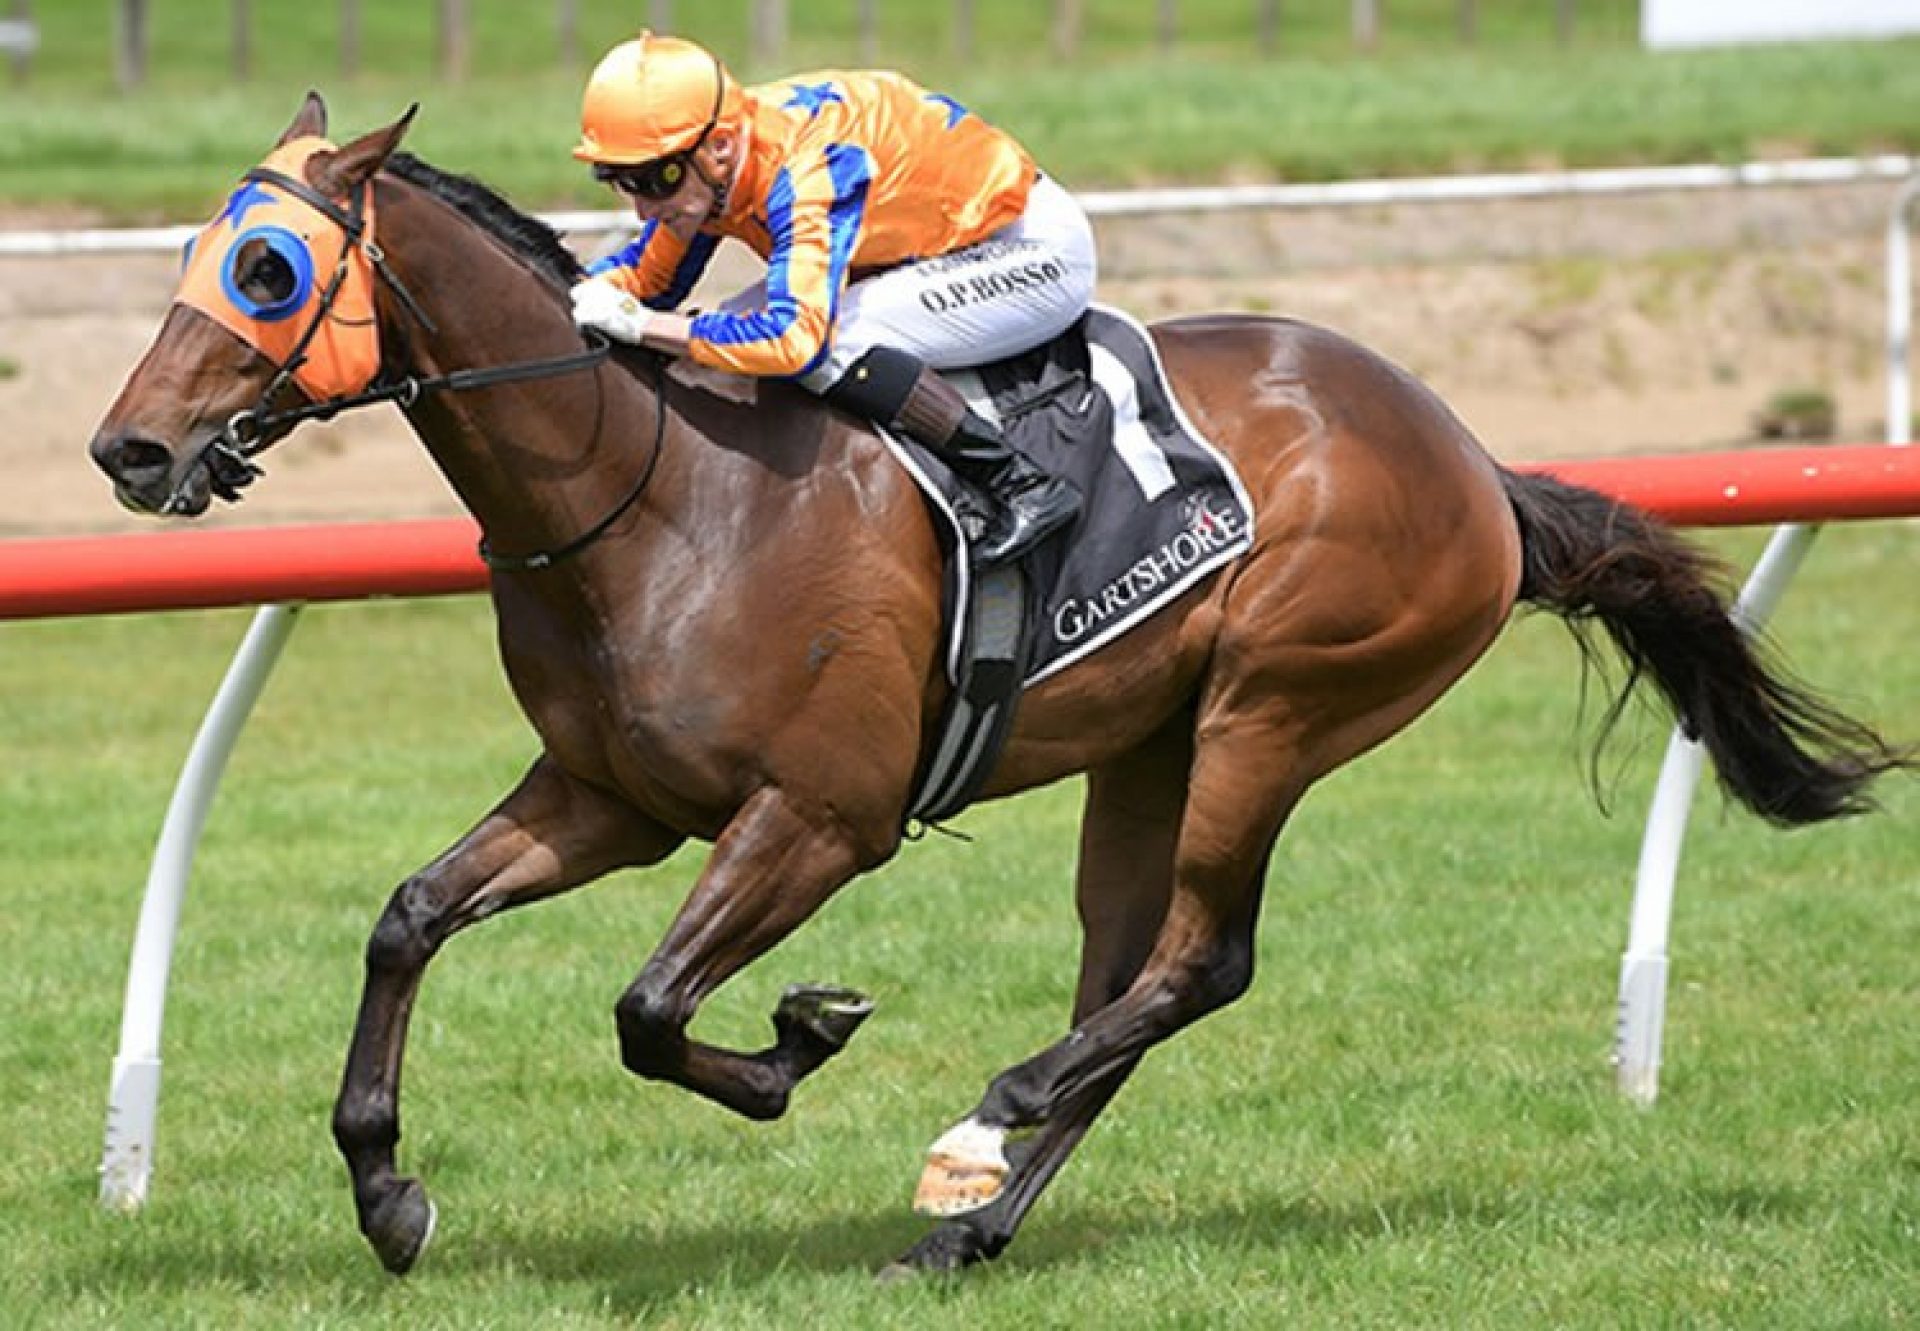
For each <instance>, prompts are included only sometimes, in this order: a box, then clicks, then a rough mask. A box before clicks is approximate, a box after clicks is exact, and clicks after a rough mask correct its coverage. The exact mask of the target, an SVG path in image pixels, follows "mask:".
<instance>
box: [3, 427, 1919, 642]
mask: <svg viewBox="0 0 1920 1331" xmlns="http://www.w3.org/2000/svg"><path fill="white" fill-rule="evenodd" d="M1515 469H1516V470H1519V471H1529V472H1542V473H1546V474H1549V475H1553V476H1557V477H1559V478H1560V479H1561V480H1565V481H1570V482H1573V483H1575V484H1578V485H1586V486H1591V487H1592V488H1594V489H1596V490H1600V491H1603V492H1605V493H1607V494H1610V495H1614V496H1615V497H1617V498H1620V499H1624V500H1626V501H1627V502H1628V503H1632V504H1635V505H1638V506H1639V507H1641V508H1645V509H1649V510H1651V511H1652V512H1655V513H1658V514H1659V515H1660V516H1662V517H1664V518H1666V519H1667V520H1668V521H1669V522H1673V523H1676V524H1678V525H1681V526H1700V527H1715V526H1718V527H1734V526H1751V525H1755V524H1761V523H1772V522H1825V521H1830V520H1834V519H1844V518H1891V517H1909V516H1912V515H1915V514H1920V447H1916V448H1901V447H1895V446H1892V445H1887V444H1860V445H1851V446H1845V447H1833V448H1782V449H1765V450H1755V451H1748V452H1727V453H1692V454H1679V455H1666V456H1660V457H1633V458H1604V459H1589V460H1583V461H1578V462H1553V463H1524V464H1520V465H1519V466H1517V467H1516V468H1515ZM478 538H479V531H478V530H477V528H476V527H475V526H474V524H473V523H472V522H471V521H469V520H467V519H465V518H448V519H440V520H435V521H426V522H378V523H349V524H342V525H328V526H305V527H259V528H245V529H216V530H210V531H187V530H173V531H165V532H158V533H154V534H152V535H137V536H86V537H62V538H56V539H49V540H38V539H36V540H17V541H0V619H34V618H43V617H49V616H55V615H100V614H111V613H115V612H121V611H132V610H189V609H201V608H206V607H211V606H236V605H265V604H270V603H273V602H287V601H346V600H359V599H361V598H364V597H370V596H441V595H446V594H448V593H452V592H473V591H480V590H482V589H484V588H485V587H486V585H487V571H486V568H485V566H484V565H482V564H481V562H480V558H479V555H478V554H477V552H476V549H475V543H476V542H477V540H478Z"/></svg>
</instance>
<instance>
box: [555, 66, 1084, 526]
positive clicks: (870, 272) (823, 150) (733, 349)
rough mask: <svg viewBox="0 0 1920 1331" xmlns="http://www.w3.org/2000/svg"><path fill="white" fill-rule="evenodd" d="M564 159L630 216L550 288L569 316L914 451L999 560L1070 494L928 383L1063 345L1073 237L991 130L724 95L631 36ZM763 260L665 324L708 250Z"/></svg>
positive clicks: (835, 98) (822, 98) (863, 103)
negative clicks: (761, 268) (730, 244)
mask: <svg viewBox="0 0 1920 1331" xmlns="http://www.w3.org/2000/svg"><path fill="white" fill-rule="evenodd" d="M580 119H581V137H580V143H579V146H577V147H576V148H575V149H574V150H573V153H574V156H575V157H577V158H580V159H581V160H582V161H586V162H590V163H592V164H593V173H594V177H595V178H596V179H598V180H601V181H603V182H605V183H606V184H608V185H611V186H612V187H613V188H614V189H615V190H617V191H618V192H619V193H620V194H621V195H623V196H624V197H626V198H627V199H628V200H629V201H630V202H631V204H632V206H633V210H634V212H635V214H636V215H637V216H638V217H639V218H640V219H641V221H643V222H644V223H645V227H644V229H643V230H642V231H641V233H640V235H639V237H638V238H637V239H636V240H635V241H634V242H633V243H632V244H630V245H628V246H627V247H626V248H624V249H622V250H621V251H619V252H618V253H616V254H613V255H611V256H609V257H607V258H605V259H602V260H601V261H599V262H598V263H596V264H594V265H593V266H592V267H591V268H589V269H588V277H587V280H585V281H583V282H580V283H579V284H578V285H576V286H575V287H574V289H573V317H574V322H575V323H577V324H579V325H580V326H581V327H582V328H596V329H599V330H600V331H602V332H604V333H606V334H608V335H609V336H611V337H614V338H618V339H620V340H622V341H625V342H634V343H640V344H642V345H645V346H648V347H652V348H654V349H656V350H659V351H664V352H667V353H669V354H672V355H676V356H690V357H691V358H692V359H693V360H695V361H696V362H698V363H700V364H702V365H707V366H712V367H714V368H716V369H721V370H730V371H734V372H736V373H740V374H748V375H767V376H776V377H782V378H790V379H794V380H797V381H798V382H799V383H800V384H802V385H803V386H805V387H807V388H809V389H812V390H813V391H814V392H816V393H820V394H822V395H823V396H825V397H826V398H827V400H828V401H830V402H833V403H834V404H835V405H837V406H840V407H842V408H844V409H847V410H850V411H853V412H856V413H858V414H860V415H862V416H864V417H866V418H868V419H871V420H874V421H877V422H879V423H880V424H881V425H884V426H886V427H888V428H891V429H897V430H900V431H902V432H904V433H905V434H908V435H910V436H911V437H913V438H914V439H916V440H918V441H919V442H921V443H922V444H925V445H926V446H927V447H928V448H929V449H931V450H932V451H933V452H934V453H936V454H938V455H939V456H940V457H941V458H942V459H943V460H945V461H946V462H947V463H948V464H949V465H950V466H952V468H953V469H954V471H955V472H956V473H957V474H958V475H959V476H960V477H961V478H962V479H963V480H965V481H966V482H968V483H969V484H970V485H971V486H973V487H974V488H975V489H976V490H978V491H981V492H982V493H983V494H984V495H985V497H986V498H987V500H988V502H989V507H990V510H991V511H990V514H989V516H988V520H987V525H986V529H985V531H984V532H982V533H981V534H980V536H979V538H978V541H977V544H976V546H975V558H976V559H977V560H978V561H979V562H981V563H983V564H994V563H1001V562H1004V561H1006V560H1009V559H1012V558H1015V557H1016V556H1018V555H1020V554H1023V553H1025V552H1026V551H1027V550H1029V549H1031V548H1032V547H1033V546H1034V545H1035V544H1036V543H1037V542H1039V541H1040V540H1042V539H1044V538H1045V537H1047V536H1048V535H1050V534H1052V533H1053V532H1055V531H1057V530H1058V529H1060V528H1061V527H1064V526H1066V525H1067V524H1068V523H1070V522H1071V521H1073V519H1074V518H1075V516H1077V514H1078V513H1079V510H1080V498H1079V495H1078V494H1077V492H1076V491H1075V490H1074V488H1073V487H1072V486H1071V485H1069V484H1068V483H1066V482H1065V481H1063V480H1059V479H1057V478H1055V477H1052V476H1049V475H1047V474H1046V473H1044V472H1042V471H1041V470H1039V469H1038V468H1037V467H1035V466H1034V464H1033V463H1032V462H1031V461H1029V460H1028V459H1027V458H1026V457H1024V456H1023V455H1021V454H1020V453H1018V452H1016V451H1014V450H1013V449H1012V448H1011V447H1009V446H1008V444H1007V442H1006V440H1005V439H1004V437H1003V436H1002V435H1001V433H1000V430H999V428H998V427H997V426H996V425H994V424H992V423H990V422H989V421H987V420H985V419H983V418H981V417H980V416H979V415H977V414H976V413H975V412H973V411H972V410H971V409H970V408H969V407H968V405H967V402H966V399H965V398H963V397H962V396H961V395H960V394H959V393H958V392H957V391H956V390H955V389H954V388H953V387H952V386H951V385H949V384H948V383H947V382H946V381H945V380H944V379H942V378H940V377H939V376H938V375H937V374H935V373H934V372H933V371H935V370H940V369H956V368H961V367H965V366H971V365H980V364H984V363H986V362H989V361H993V360H997V359H1000V358H1001V357H1005V356H1011V355H1015V354H1017V353H1019V352H1022V351H1026V350H1028V349H1030V348H1032V347H1036V346H1039V345H1040V344H1042V343H1044V342H1046V341H1047V340H1049V339H1051V338H1052V337H1054V336H1056V335H1057V334H1059V333H1061V332H1063V331H1064V330H1065V329H1067V328H1068V327H1069V326H1071V325H1072V323H1073V322H1074V321H1075V320H1076V319H1078V318H1079V317H1080V316H1081V314H1082V313H1084V312H1085V310H1086V308H1087V304H1088V302H1089V301H1090V300H1091V299H1092V295H1093V283H1094V268H1095V264H1094V251H1093V233H1092V228H1091V227H1090V225H1089V224H1088V222H1087V218H1086V214H1085V213H1084V212H1083V211H1082V210H1081V208H1080V206H1079V205H1078V204H1077V203H1076V202H1075V201H1074V199H1073V197H1072V195H1070V194H1068V193H1067V191H1066V190H1065V189H1063V188H1061V187H1060V186H1059V185H1058V184H1056V183H1055V182H1053V181H1052V180H1049V179H1048V178H1047V177H1045V176H1044V175H1042V174H1041V173H1040V172H1039V170H1038V169H1037V168H1036V167H1035V166H1034V163H1033V159H1032V158H1031V157H1029V156H1028V155H1027V153H1026V152H1025V150H1024V149H1022V148H1021V147H1020V145H1019V144H1017V143H1015V142H1014V141H1013V140H1012V139H1011V138H1009V137H1008V136H1007V135H1006V134H1004V133H1002V132H1000V131H999V130H997V129H994V128H993V127H992V126H990V125H988V124H987V123H986V122H985V121H983V120H981V119H980V118H979V117H978V116H976V115H972V114H970V113H969V112H968V111H967V110H966V108H965V107H963V106H961V105H960V104H959V103H957V102H955V101H953V100H952V99H951V98H949V97H944V96H941V95H939V94H937V93H930V92H927V91H926V90H925V89H922V88H920V87H917V86H916V85H915V84H913V83H911V82H910V81H908V80H907V79H905V78H903V77H901V76H900V75H898V74H893V73H882V72H860V73H855V72H841V71H823V72H820V73H814V74H807V75H804V76H801V77H797V78H794V79H790V80H786V81H783V82H778V83H768V84H762V85H760V86H757V87H751V88H747V87H742V86H741V85H740V84H738V83H737V82H735V81H734V79H733V77H732V76H731V75H730V74H729V73H728V72H727V69H726V67H725V66H724V65H723V64H721V62H720V60H719V59H718V58H717V57H715V56H714V55H712V54H710V53H709V52H707V51H706V50H704V49H703V48H701V47H699V46H696V45H695V44H694V43H692V42H688V41H682V40H680V39H678V38H673V37H658V36H655V35H653V34H652V33H650V32H642V33H641V34H640V36H638V37H636V38H634V39H633V40H631V41H628V42H623V43H621V44H620V45H619V46H616V47H614V49H613V50H612V51H611V52H609V53H608V55H607V56H606V58H605V59H604V60H602V61H601V62H600V64H599V66H598V67H597V68H595V70H594V71H593V75H592V77H591V79H590V80H589V81H588V84H587V90H586V96H585V98H584V99H583V104H582V107H581V116H580ZM725 236H731V237H733V238H735V239H737V240H740V241H743V242H745V243H746V244H747V245H748V246H749V247H751V248H752V249H753V250H754V251H755V252H756V253H757V254H759V255H760V257H761V258H763V259H765V260H766V262H767V271H766V276H765V278H764V279H763V280H762V281H761V282H759V283H758V284H756V285H755V286H753V287H752V288H749V289H748V290H747V291H744V292H742V293H740V294H739V295H737V296H735V297H733V298H732V299H731V300H728V301H727V302H725V303H724V304H723V305H722V307H721V308H720V309H719V310H717V311H714V312H710V313H704V314H699V315H697V316H695V317H692V318H688V317H685V316H682V315H679V314H674V313H672V312H671V311H673V310H674V309H675V308H676V307H677V306H678V305H679V304H680V302H681V301H683V300H685V299H686V297H687V294H688V293H689V292H690V291H691V290H692V289H693V287H694V284H695V283H696V282H697V281H698V280H699V279H700V276H701V274H702V272H703V271H704V270H705V269H706V266H707V262H708V260H709V259H711V258H712V256H713V252H714V249H715V247H716V246H717V245H718V244H719V242H720V240H721V238H722V237H725Z"/></svg>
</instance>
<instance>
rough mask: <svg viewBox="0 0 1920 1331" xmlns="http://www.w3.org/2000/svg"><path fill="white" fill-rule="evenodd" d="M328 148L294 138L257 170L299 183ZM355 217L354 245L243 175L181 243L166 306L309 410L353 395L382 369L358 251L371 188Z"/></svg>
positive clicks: (315, 212) (368, 277) (366, 230)
mask: <svg viewBox="0 0 1920 1331" xmlns="http://www.w3.org/2000/svg"><path fill="white" fill-rule="evenodd" d="M333 147H334V145H333V144H331V143H329V142H327V140H325V139H322V138H315V137H307V138H298V139H294V140H292V141H290V142H288V143H285V144H282V145H281V146H280V147H279V148H276V149H275V150H274V151H273V152H272V153H271V154H270V155H269V156H268V157H267V159H266V160H265V161H264V162H262V163H261V164H260V165H261V168H263V169H264V170H266V171H271V172H277V173H279V174H281V175H284V176H287V177H290V178H291V179H293V180H297V181H301V182H304V181H305V180H306V164H307V161H308V159H309V158H311V157H312V156H313V155H314V154H315V153H316V152H322V151H332V150H333ZM347 211H352V209H351V208H349V209H347ZM359 217H360V222H361V227H362V230H361V232H360V237H359V243H356V242H355V239H354V237H352V236H350V235H349V234H348V233H347V229H346V228H345V227H343V226H342V225H341V224H340V223H339V222H338V221H336V220H335V219H333V218H331V217H328V216H327V215H326V214H325V213H323V212H322V211H321V210H320V209H318V208H316V207H314V206H313V204H311V203H308V202H306V201H305V200H303V199H300V198H299V197H297V196H296V195H294V194H293V193H291V192H289V191H288V190H286V189H284V188H282V187H281V186H279V185H277V184H275V183H274V182H273V181H272V180H270V179H261V178H259V177H258V176H256V175H253V174H249V176H248V177H247V178H246V179H245V180H243V181H242V182H241V184H240V187H239V188H238V189H236V190H235V191H234V192H233V193H232V195H230V196H229V197H228V199H227V203H226V206H225V207H224V208H222V209H221V210H220V213H219V215H218V216H216V217H215V218H214V219H213V220H212V221H211V222H209V223H207V225H206V226H205V227H204V228H202V229H201V231H200V234H199V235H197V236H195V237H194V238H193V239H192V240H191V241H189V242H188V243H187V252H186V261H185V268H184V271H183V272H182V274H181V277H180V286H179V288H178V290H176V291H175V293H174V301H175V303H176V304H180V305H186V306H188V307H190V308H192V309H195V310H198V311H200V312H201V313H202V314H204V315H206V316H207V317H208V318H210V319H212V320H213V321H214V322H215V323H217V324H219V325H220V326H221V327H223V328H225V329H226V330H227V331H228V332H230V333H232V334H233V335H234V336H235V337H237V338H239V339H240V340H241V341H242V342H244V343H246V344H247V345H248V346H250V347H252V348H253V349H254V350H255V351H257V352H259V353H260V354H261V355H262V356H264V357H266V359H268V360H269V361H271V362H272V363H273V364H274V365H275V366H276V367H278V368H279V369H281V370H283V371H285V372H287V373H288V374H290V375H291V376H292V378H293V380H294V382H295V383H297V384H298V385H299V386H300V388H301V390H302V391H303V392H305V393H306V395H307V396H308V397H309V398H311V399H313V400H314V401H315V402H325V401H327V400H328V399H331V398H337V397H348V396H351V395H353V394H355V393H358V392H360V391H361V390H363V389H364V388H366V387H367V385H368V384H370V383H372V382H373V378H374V376H375V375H376V374H377V373H378V372H379V369H380V327H379V324H378V322H377V321H376V319H375V316H374V306H373V287H374V281H373V263H372V261H371V259H370V258H369V257H368V253H367V249H366V246H368V245H370V244H372V242H373V234H374V231H373V222H374V218H373V191H372V189H370V188H369V189H366V190H365V191H364V193H363V195H362V199H361V211H360V213H359ZM329 292H331V297H330V298H329ZM309 333H311V336H309ZM303 342H304V344H305V345H304V347H303V346H302V343H303ZM290 361H291V362H293V363H291V364H290V363H289V362H290Z"/></svg>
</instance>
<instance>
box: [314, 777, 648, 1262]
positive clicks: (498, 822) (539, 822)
mask: <svg viewBox="0 0 1920 1331" xmlns="http://www.w3.org/2000/svg"><path fill="white" fill-rule="evenodd" d="M680 840H681V838H680V836H679V835H678V834H677V833H674V832H671V831H669V830H668V829H666V828H665V827H662V826H660V825H659V824H657V823H654V822H653V821H652V820H650V819H648V818H646V817H645V816H644V815H642V814H639V813H637V812H636V811H634V810H633V809H631V808H630V807H628V806H627V805H625V804H621V803H619V802H618V801H615V800H613V799H611V798H609V797H608V796H606V795H604V794H601V793H600V792H599V791H597V790H594V789H593V788H591V787H588V786H585V785H582V784H580V783H579V782H577V781H575V780H574V779H573V778H571V777H569V776H567V775H566V774H565V773H564V772H562V771H561V770H560V769H559V768H558V767H556V766H554V765H553V764H552V763H551V762H549V761H548V760H546V759H542V760H541V761H540V762H538V763H536V764H535V765H534V767H533V769H532V770H531V771H529V772H528V773H527V775H526V777H525V778H523V779H522V781H521V783H520V785H519V786H518V787H517V788H515V790H514V791H513V793H512V794H510V795H508V796H507V798H506V799H505V800H503V801H502V802H501V804H500V806H499V807H498V808H496V809H495V810H494V811H493V812H492V813H491V814H489V815H488V816H487V817H486V819H485V820H483V821H482V822H481V823H480V824H479V825H478V826H477V827H475V828H474V829H473V830H472V831H471V832H469V833H467V835H466V836H465V837H463V838H461V839H460V841H459V842H457V843H456V844H455V845H454V846H453V847H452V848H451V849H449V850H448V851H447V852H446V853H445V854H443V855H442V856H441V857H440V858H439V859H437V860H435V861H434V862H433V863H432V864H430V865H428V866H427V867H426V868H424V869H422V870H420V872H418V873H416V874H414V875H413V876H412V877H411V878H409V879H407V881H406V882H404V883H402V884H401V885H400V887H399V888H398V889H397V890H396V891H395V892H394V894H393V896H392V898H391V899H390V900H389V901H388V902H387V907H386V910H385V911H384V912H383V913H382V914H381V916H380V921H379V923H378V924H377V925H376V926H375V927H374V930H373V936H372V937H371V938H370V939H369V940H368V943H367V959H366V967H367V972H366V985H365V988H364V990H363V991H362V994H361V999H360V1012H359V1016H358V1017H357V1018H356V1020H355V1022H354V1029H353V1043H352V1045H351V1046H350V1048H349V1049H348V1051H347V1066H346V1072H345V1074H344V1076H343V1077H342V1079H341V1083H340V1096H339V1099H338V1100H337V1101H336V1102H335V1104H334V1111H333V1136H334V1141H335V1142H336V1143H337V1144H338V1145H339V1148H340V1152H341V1154H342V1155H343V1156H345V1157H346V1162H347V1169H348V1171H349V1172H350V1173H351V1174H352V1176H353V1199H354V1206H355V1209H356V1210H357V1211H358V1212H359V1217H360V1230H361V1232H362V1233H363V1234H365V1235H366V1236H367V1239H368V1241H369V1242H370V1243H372V1244H373V1248H374V1251H375V1252H376V1253H378V1254H379V1256H380V1261H381V1263H382V1264H383V1265H385V1266H386V1268H387V1269H388V1270H389V1271H392V1272H394V1273H396V1274H399V1273H403V1272H405V1271H406V1270H407V1269H408V1268H409V1267H411V1266H412V1265H413V1263H414V1262H415V1260H416V1259H418V1257H419V1255H420V1253H421V1251H422V1249H424V1248H425V1247H426V1244H427V1241H428V1239H429V1238H431V1237H432V1232H433V1220H434V1210H433V1205H432V1203H431V1202H429V1201H428V1200H427V1194H426V1190H425V1189H424V1188H423V1187H422V1186H421V1185H420V1183H419V1181H418V1180H416V1179H411V1178H406V1177H403V1176H401V1175H400V1174H399V1173H398V1172H397V1171H396V1169H395V1161H394V1147H395V1146H396V1144H397V1143H398V1142H399V1140H400V1111H399V1099H400V1067H401V1061H402V1055H403V1053H404V1050H405V1047H406V1038H407V1022H408V1018H409V1016H410V1015H411V1013H412V1011H413V1002H414V996H415V995H416V994H417V993H418V992H419V987H420V978H421V975H422V974H423V973H424V971H425V970H426V966H427V963H428V962H429V961H430V960H431V959H432V957H433V955H434V953H435V952H436V951H438V950H439V948H440V946H441V944H443V943H445V942H446V941H447V939H448V938H450V937H452V936H453V935H454V934H455V933H457V932H459V931H460V930H461V929H463V928H465V927H466V926H468V925H470V924H474V923H476V922H478V921H480V920H483V919H485V918H486V917H487V916H489V915H493V914H497V913H498V912H500V911H503V910H506V909H508V908H510V907H513V906H518V905H523V904H525V903H526V902H529V901H536V900H539V899H540V898H542V897H550V896H553V895H555V894H557V893H560V892H564V891H566V890H567V889H569V888H572V887H578V886H579V885H581V884H582V883H586V882H590V881H592V880H593V879H595V878H598V877H600V876H601V875H602V874H604V873H607V872H608V871H609V870H612V869H615V868H620V867H623V866H626V865H635V864H651V863H654V862H656V861H658V860H661V859H663V858H665V857H666V856H667V855H668V854H670V853H671V852H672V850H673V848H674V847H675V846H676V845H678V844H679V842H680Z"/></svg>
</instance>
